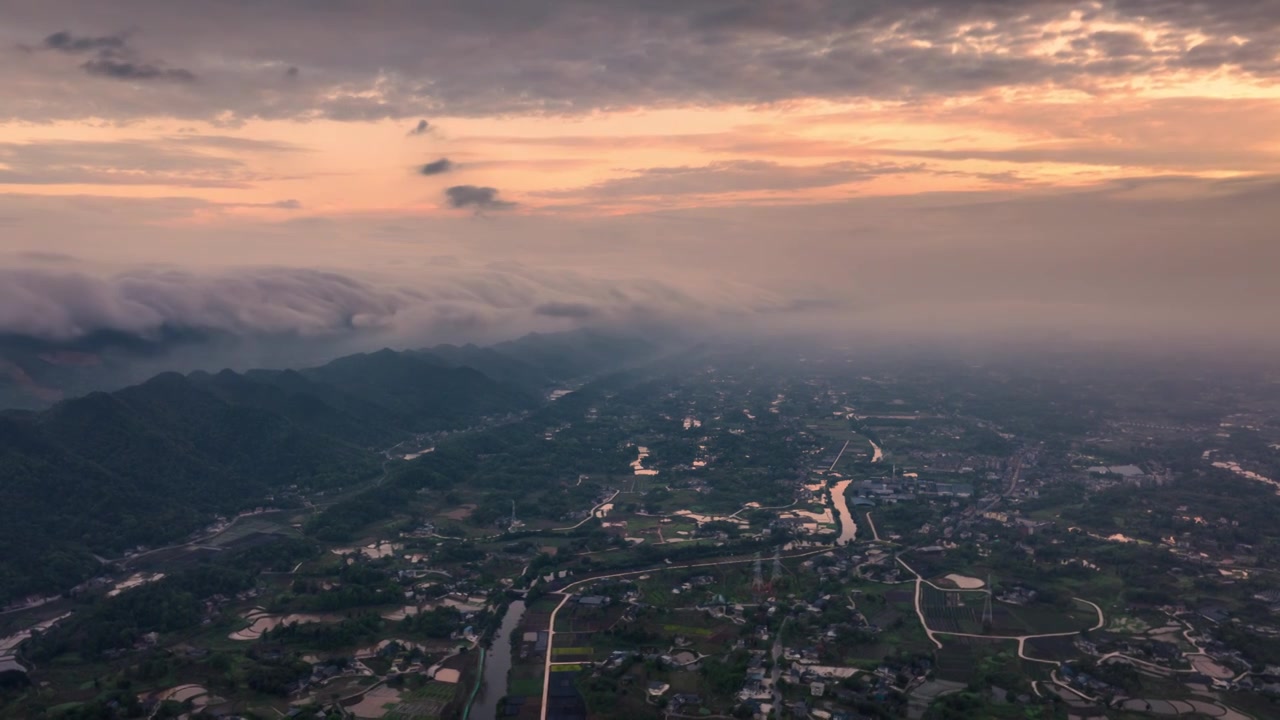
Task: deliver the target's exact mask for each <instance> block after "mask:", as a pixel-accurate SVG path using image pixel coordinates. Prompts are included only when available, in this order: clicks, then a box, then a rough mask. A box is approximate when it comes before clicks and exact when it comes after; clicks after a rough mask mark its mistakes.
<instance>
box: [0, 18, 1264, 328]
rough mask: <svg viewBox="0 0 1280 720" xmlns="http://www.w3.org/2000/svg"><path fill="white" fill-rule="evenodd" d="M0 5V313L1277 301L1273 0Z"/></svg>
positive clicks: (992, 323) (370, 313)
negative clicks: (1, 61)
mask: <svg viewBox="0 0 1280 720" xmlns="http://www.w3.org/2000/svg"><path fill="white" fill-rule="evenodd" d="M0 17H2V18H3V19H4V22H2V23H0V54H3V56H4V66H3V67H4V69H3V70H0V272H3V273H4V275H3V278H4V281H3V282H0V334H5V333H7V334H13V335H17V336H23V337H32V338H36V339H39V340H41V341H43V342H50V343H55V344H56V343H69V342H74V341H76V340H77V339H79V338H82V337H85V336H87V335H91V334H93V333H94V332H97V331H99V330H112V331H120V332H125V333H139V334H141V335H143V336H146V335H148V334H154V333H156V332H158V331H159V330H160V329H162V328H166V327H184V328H185V327H190V328H196V329H212V330H217V331H226V332H232V333H242V334H246V335H255V334H262V335H277V334H281V333H284V334H289V333H300V334H304V335H334V336H342V337H349V336H362V335H364V334H369V335H373V336H374V337H373V338H372V339H371V340H370V342H371V343H374V344H377V343H382V342H393V343H394V342H399V343H401V344H406V343H408V344H411V343H416V342H425V341H428V340H432V339H450V340H455V339H473V338H475V339H491V338H497V337H504V336H508V335H511V334H513V333H516V332H520V331H523V330H526V329H544V328H545V329H557V328H561V327H569V326H574V325H577V324H581V323H583V322H615V323H629V322H639V321H646V320H650V319H655V318H659V319H664V320H669V319H680V320H681V321H689V322H704V323H718V324H731V325H734V326H742V327H747V328H775V327H791V326H802V325H805V324H806V323H813V324H815V325H817V326H824V325H825V326H830V324H831V323H832V322H835V323H836V324H837V325H838V326H839V327H841V328H847V329H848V330H849V331H850V332H853V331H855V330H857V329H859V328H868V327H870V328H876V329H881V330H886V331H888V330H890V329H894V330H902V329H904V328H914V329H915V330H917V331H922V332H949V333H962V334H963V333H971V332H972V333H984V332H989V331H990V332H1006V331H1010V330H1012V331H1017V332H1021V331H1023V330H1025V329H1026V328H1057V329H1061V331H1062V332H1066V333H1080V334H1082V335H1083V336H1088V337H1097V338H1112V337H1117V336H1124V337H1130V338H1132V337H1133V336H1134V334H1135V333H1138V334H1140V335H1141V336H1142V337H1149V338H1151V339H1153V340H1157V339H1160V338H1164V337H1174V336H1176V337H1180V338H1181V337H1195V338H1198V339H1200V340H1204V341H1210V342H1217V341H1218V340H1219V339H1222V338H1227V339H1243V338H1257V337H1260V336H1263V335H1267V334H1268V333H1267V332H1264V330H1265V329H1267V328H1270V329H1275V328H1276V320H1275V319H1274V312H1273V309H1274V308H1275V307H1278V306H1280V289H1277V288H1278V287H1280V282H1277V281H1276V280H1275V278H1276V277H1280V250H1278V249H1277V242H1276V239H1275V227H1276V225H1275V221H1276V220H1278V219H1280V209H1278V208H1280V183H1278V182H1277V171H1278V169H1280V167H1278V165H1280V131H1277V129H1276V128H1280V84H1277V82H1276V81H1277V77H1278V74H1277V71H1278V70H1280V2H1274V1H1270V0H1254V1H1248V0H1215V2H1186V1H1174V0H1110V1H1106V2H1070V1H1059V0H1026V1H1014V0H1004V1H998V0H985V1H981V2H979V1H978V0H897V1H893V2H891V1H889V0H867V1H858V0H848V1H846V2H835V1H832V2H822V1H819V0H774V1H764V2H748V1H739V0H697V1H694V2H688V1H682V2H676V1H674V0H671V1H668V0H656V1H653V2H631V1H623V0H594V1H587V0H523V1H520V2H499V1H498V0H471V1H469V2H461V1H460V2H454V1H453V0H438V1H435V0H423V1H420V2H390V1H379V0H366V1H364V2H355V1H351V2H344V1H341V0H334V1H332V2H304V1H302V0H285V1H279V2H265V3H239V2H220V1H217V0H209V1H201V2H195V1H194V0H192V1H186V0H165V1H163V2H162V1H160V0H123V1H119V2H110V3H88V2H71V1H70V0H48V1H42V2H40V3H34V2H10V1H8V0H0ZM335 284H336V285H335Z"/></svg>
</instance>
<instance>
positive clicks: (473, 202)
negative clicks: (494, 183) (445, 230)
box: [444, 185, 516, 212]
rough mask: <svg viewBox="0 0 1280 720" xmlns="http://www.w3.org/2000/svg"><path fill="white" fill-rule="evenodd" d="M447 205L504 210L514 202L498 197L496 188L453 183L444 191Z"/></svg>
mask: <svg viewBox="0 0 1280 720" xmlns="http://www.w3.org/2000/svg"><path fill="white" fill-rule="evenodd" d="M444 195H445V199H446V200H447V201H448V203H449V207H453V208H468V207H470V208H475V209H476V211H477V212H479V211H482V210H506V209H508V208H512V207H515V205H516V204H515V203H513V202H508V201H506V200H499V199H498V191H497V189H496V188H491V187H479V186H476V185H454V186H453V187H450V188H447V189H446V190H445V191H444Z"/></svg>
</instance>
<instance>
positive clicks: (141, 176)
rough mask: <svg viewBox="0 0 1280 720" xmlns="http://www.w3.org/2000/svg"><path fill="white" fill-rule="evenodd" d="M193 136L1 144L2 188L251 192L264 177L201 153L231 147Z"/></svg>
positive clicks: (231, 160)
mask: <svg viewBox="0 0 1280 720" xmlns="http://www.w3.org/2000/svg"><path fill="white" fill-rule="evenodd" d="M231 145H234V143H231V144H230V145H227V144H226V143H225V142H224V141H221V140H217V139H214V138H204V139H192V138H190V137H188V136H179V137H177V138H169V139H158V140H152V141H139V140H125V141H118V142H100V141H74V140H48V141H44V142H31V143H0V164H3V165H4V166H5V167H4V168H3V169H0V185H14V184H20V185H57V184H76V185H166V186H182V187H231V188H234V187H246V186H247V185H248V184H249V183H250V182H251V181H253V180H255V179H260V177H261V176H259V175H258V174H256V173H254V172H252V171H250V170H249V168H248V167H247V166H246V165H245V164H244V162H243V161H241V160H238V159H236V158H232V157H226V156H223V155H217V154H211V153H209V152H205V151H202V150H201V146H203V147H205V148H209V149H215V148H219V147H230V146H231Z"/></svg>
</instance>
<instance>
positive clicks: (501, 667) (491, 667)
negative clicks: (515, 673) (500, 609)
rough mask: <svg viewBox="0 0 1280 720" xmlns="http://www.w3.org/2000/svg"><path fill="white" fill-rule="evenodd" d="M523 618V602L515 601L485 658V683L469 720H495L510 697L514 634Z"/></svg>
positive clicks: (512, 602) (508, 607)
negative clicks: (500, 702) (503, 703)
mask: <svg viewBox="0 0 1280 720" xmlns="http://www.w3.org/2000/svg"><path fill="white" fill-rule="evenodd" d="M523 617H524V601H523V600H513V601H511V604H510V605H508V606H507V614H506V615H503V616H502V625H501V627H499V628H498V634H497V635H495V636H494V637H493V643H492V645H491V646H490V647H489V652H488V653H486V654H485V658H484V682H483V683H482V684H481V685H480V692H478V693H476V699H475V702H474V703H472V705H471V712H470V713H469V714H468V715H467V720H495V718H497V717H498V702H499V701H500V700H502V697H503V696H504V695H506V694H507V673H508V672H510V671H511V633H513V632H515V630H516V627H517V626H518V625H519V624H520V620H521V618H523Z"/></svg>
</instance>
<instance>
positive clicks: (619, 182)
mask: <svg viewBox="0 0 1280 720" xmlns="http://www.w3.org/2000/svg"><path fill="white" fill-rule="evenodd" d="M922 169H923V166H922V165H899V164H894V163H859V162H835V163H826V164H821V165H781V164H779V163H775V162H767V161H752V160H728V161H723V162H715V163H711V164H708V165H702V166H683V167H656V168H646V169H642V170H635V171H632V174H631V175H629V176H626V177H620V178H613V179H610V180H605V181H603V182H599V183H595V184H593V185H588V186H586V187H581V188H569V189H564V190H552V191H545V192H540V193H536V194H537V195H539V196H540V197H552V198H577V197H583V198H596V199H599V198H620V197H649V196H664V195H717V194H723V193H735V192H754V191H772V190H778V191H786V190H802V189H806V188H818V187H831V186H834V185H844V184H847V183H855V182H865V181H867V180H871V179H873V178H876V177H880V176H883V175H898V174H904V173H912V172H919V171H921V170H922Z"/></svg>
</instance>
